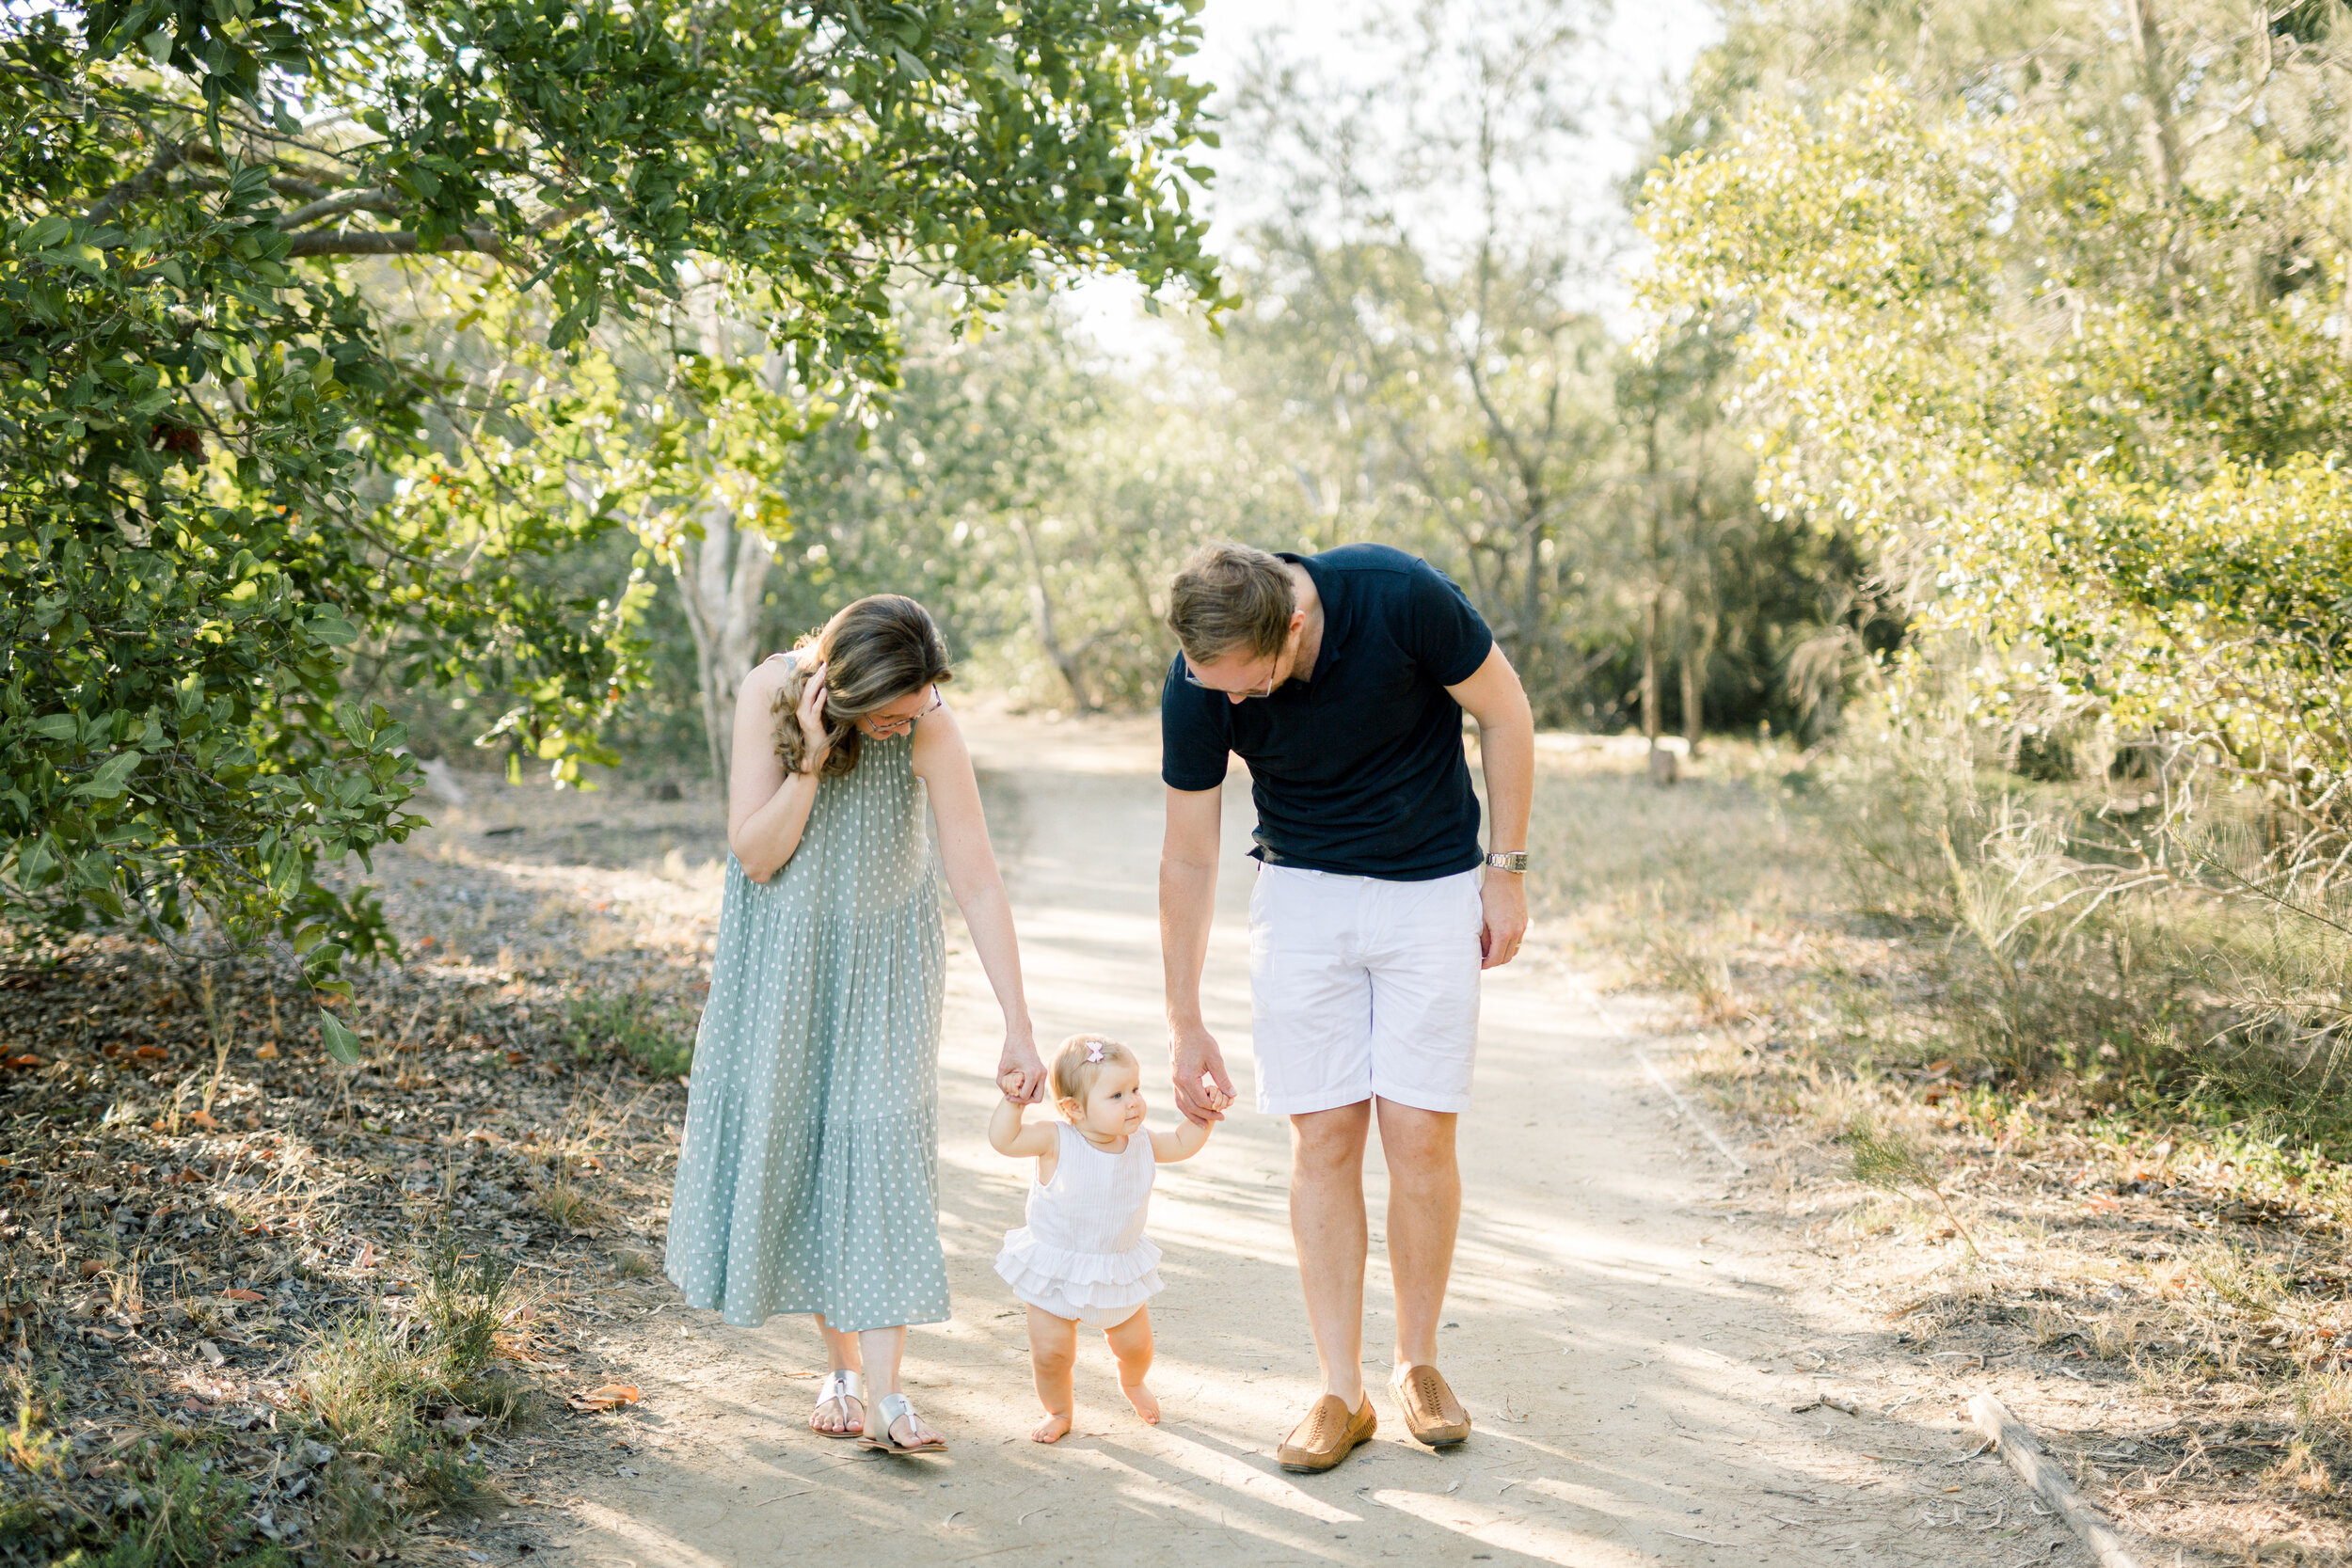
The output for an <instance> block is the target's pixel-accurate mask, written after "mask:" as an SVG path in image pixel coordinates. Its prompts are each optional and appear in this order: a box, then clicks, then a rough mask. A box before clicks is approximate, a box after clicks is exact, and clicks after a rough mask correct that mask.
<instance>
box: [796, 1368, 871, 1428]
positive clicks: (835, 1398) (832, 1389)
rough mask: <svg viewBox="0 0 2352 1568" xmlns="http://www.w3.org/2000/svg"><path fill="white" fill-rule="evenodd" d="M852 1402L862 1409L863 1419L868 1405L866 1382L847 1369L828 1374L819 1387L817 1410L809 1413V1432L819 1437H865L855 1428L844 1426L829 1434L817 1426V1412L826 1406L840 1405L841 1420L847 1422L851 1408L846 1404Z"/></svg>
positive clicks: (861, 1415) (860, 1411)
mask: <svg viewBox="0 0 2352 1568" xmlns="http://www.w3.org/2000/svg"><path fill="white" fill-rule="evenodd" d="M850 1400H855V1401H857V1402H858V1405H859V1407H860V1409H859V1415H860V1418H861V1419H863V1418H864V1406H865V1404H866V1380H865V1379H864V1378H862V1377H860V1376H859V1375H858V1374H857V1373H856V1372H854V1371H851V1370H849V1369H848V1368H846V1367H845V1368H843V1369H842V1370H840V1371H837V1372H828V1373H827V1374H825V1381H824V1382H822V1383H820V1384H818V1386H817V1408H816V1410H811V1411H810V1412H809V1413H808V1430H809V1431H811V1432H813V1433H816V1434H817V1435H818V1436H819V1437H860V1436H863V1435H865V1434H864V1433H861V1432H860V1431H859V1430H858V1429H857V1428H856V1427H853V1426H844V1427H843V1428H842V1429H841V1430H840V1431H839V1432H827V1431H826V1430H825V1429H824V1428H823V1427H820V1426H818V1424H817V1412H818V1411H819V1410H822V1409H824V1408H825V1406H827V1405H829V1404H840V1405H841V1418H842V1420H844V1421H847V1420H848V1419H849V1418H850V1407H849V1405H848V1404H847V1403H846V1402H847V1401H850Z"/></svg>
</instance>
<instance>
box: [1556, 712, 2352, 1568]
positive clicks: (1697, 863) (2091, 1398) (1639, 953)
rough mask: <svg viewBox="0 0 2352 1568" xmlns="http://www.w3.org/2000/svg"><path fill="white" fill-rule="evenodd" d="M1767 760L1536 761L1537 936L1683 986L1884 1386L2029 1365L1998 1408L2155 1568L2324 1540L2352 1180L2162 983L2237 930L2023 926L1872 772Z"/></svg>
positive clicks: (2180, 992) (1976, 1376)
mask: <svg viewBox="0 0 2352 1568" xmlns="http://www.w3.org/2000/svg"><path fill="white" fill-rule="evenodd" d="M1793 764H1794V759H1793V758H1792V757H1790V756H1788V754H1787V753H1785V752H1783V753H1779V754H1774V753H1772V752H1768V751H1760V750H1758V749H1756V748H1754V747H1746V746H1740V745H1733V744H1719V745H1718V746H1716V747H1714V748H1712V755H1710V756H1709V757H1708V758H1706V759H1705V761H1704V763H1703V766H1702V767H1701V768H1699V769H1697V770H1696V773H1695V776H1690V777H1686V779H1685V781H1684V782H1683V783H1681V784H1677V785H1675V786H1672V787H1670V788H1662V789H1661V788H1659V787H1657V786H1654V785H1651V784H1648V783H1647V782H1646V780H1645V778H1643V777H1642V776H1641V774H1640V771H1639V768H1640V761H1639V758H1638V756H1637V755H1635V756H1618V755H1613V754H1610V753H1609V752H1604V751H1602V750H1600V749H1597V748H1595V749H1588V750H1584V751H1579V752H1571V753H1566V754H1559V753H1548V754H1547V755H1546V757H1545V766H1544V768H1543V770H1542V773H1541V776H1540V777H1539V781H1538V794H1537V803H1536V820H1537V823H1538V825H1539V826H1538V838H1537V843H1536V846H1535V847H1536V848H1537V849H1538V851H1539V855H1540V868H1541V869H1540V870H1539V876H1538V885H1537V887H1536V889H1535V892H1536V895H1537V902H1538V907H1539V909H1540V910H1541V911H1542V912H1543V914H1544V916H1545V918H1546V920H1547V923H1548V924H1549V925H1551V926H1552V927H1553V928H1554V929H1555V930H1561V929H1564V928H1565V934H1566V935H1567V937H1568V939H1569V942H1570V943H1571V945H1572V946H1573V947H1574V948H1575V949H1577V950H1578V957H1579V958H1580V961H1588V960H1589V961H1595V962H1597V963H1598V964H1599V965H1600V967H1602V969H1603V971H1604V973H1605V974H1607V975H1608V977H1609V978H1610V979H1612V980H1613V981H1614V982H1615V983H1616V984H1619V985H1626V986H1634V987H1640V988H1645V989H1649V990H1656V991H1663V992H1667V993H1670V995H1671V996H1673V997H1675V998H1678V999H1679V1002H1678V1005H1679V1006H1680V1007H1681V1009H1682V1011H1683V1014H1684V1019H1683V1022H1685V1023H1686V1024H1687V1025H1688V1027H1689V1028H1690V1029H1691V1030H1692V1032H1693V1035H1694V1036H1695V1037H1698V1038H1700V1039H1702V1040H1703V1041H1704V1044H1703V1045H1702V1046H1701V1048H1700V1049H1698V1050H1697V1051H1696V1052H1695V1053H1693V1057H1692V1066H1693V1067H1694V1068H1695V1069H1698V1070H1699V1071H1700V1073H1701V1074H1702V1076H1703V1079H1704V1082H1705V1083H1706V1084H1707V1085H1708V1088H1709V1090H1710V1092H1711V1093H1712V1095H1713V1097H1714V1099H1715V1101H1716V1104H1717V1106H1718V1108H1719V1110H1720V1111H1721V1112H1722V1113H1724V1115H1725V1116H1726V1117H1729V1118H1731V1119H1732V1120H1733V1122H1734V1124H1735V1127H1740V1128H1744V1130H1745V1134H1746V1136H1747V1138H1748V1139H1749V1141H1751V1142H1752V1143H1754V1144H1756V1145H1758V1146H1760V1147H1762V1148H1767V1149H1769V1150H1770V1151H1771V1152H1770V1153H1768V1154H1765V1155H1763V1156H1761V1158H1763V1159H1764V1160H1766V1161H1768V1162H1769V1164H1770V1167H1771V1168H1770V1171H1769V1176H1770V1183H1769V1184H1770V1186H1771V1188H1772V1192H1773V1194H1774V1195H1775V1198H1776V1201H1777V1202H1778V1203H1779V1205H1780V1206H1781V1209H1782V1212H1783V1214H1784V1216H1785V1217H1786V1218H1787V1219H1788V1221H1789V1222H1790V1223H1792V1224H1795V1225H1798V1226H1802V1227H1804V1231H1805V1234H1807V1235H1808V1236H1810V1237H1812V1238H1813V1239H1814V1242H1813V1244H1815V1245H1816V1246H1818V1247H1822V1248H1827V1249H1830V1250H1831V1251H1833V1252H1834V1253H1835V1255H1836V1257H1837V1258H1838V1259H1840V1271H1839V1278H1840V1280H1841V1281H1842V1282H1843V1283H1842V1284H1841V1291H1844V1292H1845V1296H1844V1299H1845V1300H1847V1301H1849V1302H1850V1303H1851V1308H1852V1310H1853V1311H1855V1312H1857V1313H1867V1314H1868V1316H1867V1318H1857V1320H1856V1322H1857V1324H1858V1325H1860V1326H1859V1327H1858V1330H1857V1332H1858V1333H1860V1334H1861V1335H1862V1338H1861V1339H1860V1340H1859V1341H1858V1344H1859V1347H1860V1348H1858V1349H1857V1350H1856V1351H1855V1352H1854V1353H1852V1354H1854V1355H1856V1356H1864V1357H1868V1358H1870V1359H1873V1360H1874V1361H1875V1364H1876V1366H1877V1369H1878V1375H1880V1376H1883V1377H1884V1378H1886V1379H1887V1380H1888V1382H1889V1383H1890V1384H1891V1385H1893V1386H1895V1387H1897V1388H1899V1389H1904V1390H1908V1392H1907V1393H1905V1394H1901V1395H1898V1396H1897V1397H1898V1398H1899V1399H1901V1398H1909V1397H1939V1398H1940V1397H1946V1396H1949V1397H1953V1398H1955V1399H1958V1398H1962V1397H1964V1394H1965V1392H1966V1391H1967V1390H1968V1389H1969V1388H1971V1387H1973V1386H1981V1384H1982V1380H1983V1379H1985V1378H1987V1377H1988V1376H1991V1375H1992V1374H1993V1373H1994V1370H2000V1371H2002V1372H2003V1374H2004V1375H2009V1376H2012V1377H2013V1376H2017V1375H2023V1374H2030V1379H2031V1380H2030V1381H2029V1382H2028V1383H2027V1384H2026V1388H2027V1390H2029V1392H2027V1393H2026V1394H2025V1395H2022V1396H2017V1397H2018V1398H2019V1400H2020V1402H2022V1403H2023V1404H2025V1405H2026V1407H2027V1408H2026V1409H2024V1410H2021V1414H2024V1415H2025V1416H2026V1418H2027V1419H2028V1420H2029V1421H2033V1420H2036V1419H2037V1418H2039V1419H2040V1420H2041V1421H2042V1423H2043V1424H2044V1429H2045V1431H2065V1432H2067V1433H2069V1435H2068V1436H2067V1437H2066V1438H2065V1439H2064V1440H2063V1441H2062V1442H2059V1443H2058V1445H2057V1446H2058V1448H2059V1449H2060V1450H2061V1453H2060V1457H2061V1458H2062V1459H2064V1460H2065V1461H2066V1462H2067V1463H2068V1465H2069V1466H2070V1468H2074V1469H2076V1470H2077V1471H2078V1473H2079V1474H2080V1475H2082V1476H2083V1477H2084V1478H2085V1484H2086V1485H2087V1486H2088V1487H2089V1488H2090V1490H2091V1492H2092V1493H2093V1495H2094V1496H2096V1497H2099V1499H2100V1500H2101V1501H2102V1502H2103V1504H2104V1505H2105V1506H2106V1507H2107V1508H2108V1509H2109V1510H2110V1511H2111V1512H2113V1513H2117V1514H2118V1515H2120V1516H2121V1517H2122V1518H2123V1519H2124V1520H2125V1521H2126V1522H2127V1523H2129V1524H2130V1525H2131V1526H2132V1527H2133V1528H2137V1529H2139V1530H2141V1531H2144V1532H2146V1533H2147V1534H2149V1535H2150V1536H2152V1537H2153V1539H2154V1540H2155V1541H2156V1542H2157V1543H2159V1544H2160V1546H2159V1549H2160V1550H2161V1551H2162V1552H2163V1554H2164V1556H2165V1557H2166V1558H2167V1559H2169V1556H2170V1553H2171V1550H2172V1549H2174V1548H2179V1549H2182V1550H2183V1551H2184V1552H2185V1553H2186V1554H2188V1555H2187V1556H2185V1558H2184V1560H2194V1559H2195V1558H2196V1557H2197V1555H2198V1554H2210V1556H2209V1557H2208V1560H2229V1561H2240V1560H2254V1559H2255V1558H2256V1557H2259V1558H2260V1559H2261V1560H2265V1561H2268V1560H2312V1561H2320V1560H2328V1561H2333V1560H2341V1558H2342V1556H2343V1554H2344V1552H2345V1550H2346V1549H2347V1547H2352V1496H2347V1493H2346V1490H2345V1488H2344V1481H2345V1480H2346V1478H2348V1477H2352V1354H2347V1353H2352V1302H2348V1301H2347V1295H2348V1293H2352V1292H2348V1291H2347V1286H2352V1251H2347V1248H2346V1246H2345V1244H2344V1230H2343V1226H2342V1222H2343V1221H2344V1219H2345V1218H2347V1217H2352V1175H2348V1174H2347V1172H2346V1170H2345V1168H2344V1166H2343V1165H2342V1164H2338V1163H2337V1161H2336V1158H2335V1156H2334V1153H2333V1150H2332V1146H2331V1145H2330V1143H2329V1141H2328V1140H2329V1132H2328V1124H2327V1122H2326V1120H2325V1118H2324V1117H2314V1116H2312V1114H2311V1110H2310V1107H2309V1106H2305V1107H2302V1108H2301V1110H2300V1113H2299V1119H2297V1118H2296V1117H2290V1116H2289V1115H2288V1114H2287V1112H2288V1111H2289V1110H2291V1109H2295V1108H2294V1107H2289V1106H2282V1105H2281V1103H2280V1095H2279V1093H2278V1092H2277V1090H2276V1087H2275V1083H2273V1082H2265V1081H2263V1080H2260V1079H2259V1078H2257V1077H2252V1076H2249V1075H2248V1073H2247V1072H2246V1070H2245V1069H2246V1068H2247V1063H2246V1062H2245V1060H2244V1059H2243V1058H2242V1057H2239V1058H2233V1059H2232V1060H2233V1061H2234V1062H2235V1068H2234V1069H2233V1070H2231V1071H2224V1070H2219V1069H2220V1068H2222V1067H2227V1066H2229V1064H2228V1063H2227V1062H2222V1063H2216V1062H2213V1061H2207V1060H2204V1059H2202V1058H2201V1057H2200V1056H2199V1055H2198V1053H2197V1046H2198V1044H2199V1042H2200V1041H2201V1039H2202V1036H2201V1035H2199V1034H2197V1033H2196V1032H2195V1025H2196V1020H2195V1019H2194V1018H2193V1017H2192V1016H2191V1015H2190V1012H2189V1005H2190V1003H2192V1002H2194V1001H2195V997H2194V996H2193V995H2192V994H2191V992H2190V988H2188V987H2186V986H2185V985H2184V984H2183V983H2182V982H2181V979H2180V976H2181V974H2182V973H2183V968H2182V966H2183V965H2184V963H2185V962H2186V961H2187V959H2188V958H2193V957H2194V956H2195V955H2196V954H2197V953H2198V952H2199V951H2207V952H2222V951H2230V952H2233V953H2234V954H2235V955H2237V958H2238V959H2242V958H2243V957H2244V955H2245V954H2246V953H2247V952H2248V951H2249V950H2250V947H2251V944H2250V943H2249V942H2246V941H2245V940H2243V938H2242V937H2241V936H2240V935H2237V934H2233V933H2232V932H2229V931H2226V930H2217V929H2215V928H2214V927H2213V926H2212V925H2211V923H2210V922H2209V921H2208V920H2206V918H2205V917H2204V916H2201V915H2200V916H2199V917H2198V918H2195V919H2192V918H2190V917H2189V913H2188V912H2185V911H2179V910H2174V911H2169V913H2167V914H2166V916H2165V922H2164V924H2166V925H2168V926H2169V933H2165V932H2158V933H2154V934H2150V933H2148V932H2146V931H2136V929H2135V927H2133V926H2132V924H2131V922H2132V921H2134V920H2136V919H2146V920H2149V921H2150V923H2151V924H2153V923H2154V921H2153V914H2152V913H2151V911H2148V910H2147V909H2145V908H2144V907H2143V908H2138V909H2123V910H2119V911H2117V913H2116V918H2115V919H2114V920H2113V921H2111V922H2109V923H2107V924H2106V925H2103V926H2101V925H2094V926H2092V927H2089V928H2088V931H2087V933H2078V934H2080V935H2083V940H2081V941H2076V940H2075V939H2074V938H2073V937H2068V938H2066V939H2065V940H2063V941H2061V940H2058V939H2057V938H2053V937H2050V936H2049V935H2048V934H2046V933H2040V934H2034V933H2028V937H2029V938H2030V940H2028V937H2021V936H2020V935H2019V934H2018V930H2017V929H2016V928H2015V922H2014V920H2013V919H2011V918H2010V915H2008V914H2005V913H2004V906H2003V904H2002V903H2001V898H2002V897H2006V896H2009V895H2008V894H2007V893H2005V892H2004V889H2005V888H2008V887H2010V884H2006V883H2004V884H2000V885H1995V884H1994V882H1993V880H1992V879H1991V876H1990V874H1989V873H1980V874H1979V875H1978V876H1977V877H1976V879H1975V881H1974V884H1973V885H1974V892H1973V894H1972V892H1971V877H1970V875H1969V874H1968V873H1969V871H1970V870H1974V869H1979V868H1963V875H1961V876H1959V877H1955V876H1954V875H1953V874H1952V872H1951V869H1950V867H1949V866H1948V865H1947V863H1946V857H1945V855H1944V854H1943V852H1942V849H1941V847H1940V846H1937V845H1934V844H1932V843H1930V844H1927V845H1921V844H1920V843H1919V842H1917V835H1918V832H1919V830H1920V828H1921V825H1922V823H1921V819H1918V818H1914V819H1912V820H1909V821H1908V822H1906V821H1905V820H1904V817H1903V808H1902V805H1901V802H1900V801H1899V800H1896V799H1894V798H1893V797H1892V796H1891V795H1890V794H1888V793H1885V792H1884V791H1883V787H1881V786H1880V785H1872V786H1869V787H1871V788H1876V789H1879V793H1876V794H1875V795H1871V794H1865V795H1863V796H1861V797H1859V798H1858V797H1857V795H1856V794H1855V793H1853V792H1852V785H1851V783H1849V784H1841V783H1840V781H1839V778H1838V776H1837V775H1836V772H1835V771H1833V772H1832V773H1831V774H1830V775H1829V776H1828V777H1826V778H1823V777H1819V776H1816V775H1815V774H1814V773H1813V772H1812V771H1810V770H1807V769H1800V768H1796V767H1794V766H1793ZM1849 778H1851V775H1849ZM1906 834H1910V835H1912V836H1911V837H1909V838H1906V836H1905V835H1906ZM1939 878H1940V879H1941V882H1940V884H1939V881H1938V879H1939ZM2016 885H2023V883H2022V882H2019V883H2017V884H2016ZM1996 895H1997V896H1996ZM1971 896H1973V897H1974V898H1975V899H1976V900H1977V902H1976V904H1975V906H1974V908H1973V909H1971V908H1970V907H1969V902H1968V901H1969V899H1970V897H1971ZM1972 915H1973V919H1972V918H1971V917H1972ZM2159 936H2162V937H2164V938H2165V939H2166V940H2168V941H2169V942H2170V943H2171V945H2170V946H2169V949H2165V950H2164V951H2167V952H2169V954H2170V955H2171V958H2170V959H2169V962H2170V963H2171V965H2172V967H2171V968H2170V969H2169V970H2167V971H2164V972H2162V973H2159V972H2158V971H2157V967H2156V961H2155V960H2156V957H2157V954H2158V949H2157V948H2156V947H2155V945H2154V943H2155V942H2156V940H2157V938H2158V937H2159ZM2102 942H2104V943H2105V947H2104V949H2102V947H2101V943H2102ZM2233 942H2234V943H2236V945H2235V946H2234V947H2232V946H2231V945H2230V944H2232V943H2233ZM1988 951H1991V952H1998V953H1999V954H2000V955H2001V957H2002V958H2004V959H2006V960H2008V966H2009V967H2008V969H2007V972H2006V976H2004V975H2003V974H2001V973H2000V972H1999V971H1997V970H1996V969H1995V968H1994V965H1993V964H1991V963H1990V962H1988V960H1987V953H1988ZM2233 961H2235V960H2233ZM2208 1069H2214V1070H2208ZM1858 1155H1859V1156H1860V1158H1859V1159H1857V1156H1858ZM1864 1167H1867V1168H1864ZM1972 1237H1973V1240H1974V1242H1975V1246H1974V1247H1973V1248H1972V1247H1971V1245H1970V1240H1971V1238H1972ZM1923 1267H1924V1272H1923ZM2037 1399H2039V1400H2042V1401H2043V1402H2051V1403H2049V1408H2048V1409H2047V1410H2043V1411H2037V1410H2035V1409H2034V1408H2032V1407H2033V1405H2034V1402H2035V1401H2036V1400H2037ZM2086 1402H2088V1403H2086Z"/></svg>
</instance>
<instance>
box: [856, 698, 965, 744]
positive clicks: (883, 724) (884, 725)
mask: <svg viewBox="0 0 2352 1568" xmlns="http://www.w3.org/2000/svg"><path fill="white" fill-rule="evenodd" d="M946 705H947V703H946V698H944V697H942V696H940V694H939V688H937V687H936V686H934V687H932V688H931V700H930V703H928V704H927V705H924V707H923V709H922V711H920V712H918V713H910V714H908V715H907V716H906V717H905V718H903V719H876V718H873V717H871V716H868V717H867V719H866V734H868V735H870V736H874V737H875V738H876V739H888V738H889V737H890V736H894V735H897V734H898V733H899V732H901V731H903V730H911V729H913V728H914V721H916V720H917V719H928V718H930V716H931V715H932V714H934V713H937V712H938V711H939V710H940V709H941V708H943V707H945V706H946Z"/></svg>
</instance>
